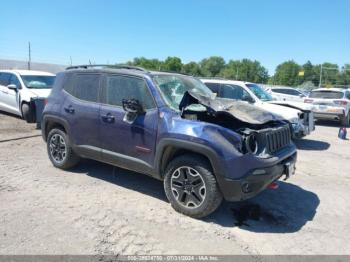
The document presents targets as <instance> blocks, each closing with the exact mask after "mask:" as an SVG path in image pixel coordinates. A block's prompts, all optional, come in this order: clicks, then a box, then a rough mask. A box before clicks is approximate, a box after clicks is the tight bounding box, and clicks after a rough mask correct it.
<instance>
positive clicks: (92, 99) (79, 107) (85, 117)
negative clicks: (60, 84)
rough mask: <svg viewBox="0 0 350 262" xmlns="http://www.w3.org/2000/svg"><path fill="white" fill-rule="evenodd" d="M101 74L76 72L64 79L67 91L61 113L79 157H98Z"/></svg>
mask: <svg viewBox="0 0 350 262" xmlns="http://www.w3.org/2000/svg"><path fill="white" fill-rule="evenodd" d="M101 79H102V78H101V74H95V73H76V74H73V75H71V76H70V79H69V80H68V81H66V83H67V84H66V85H65V86H64V90H65V92H66V93H67V95H66V99H65V101H64V103H63V107H62V111H61V112H62V113H61V114H62V116H63V118H64V119H65V120H66V121H67V122H68V126H69V139H70V141H71V142H72V143H73V147H74V149H75V150H76V151H77V152H78V153H79V154H80V155H82V156H84V157H88V158H93V159H100V157H101V149H100V147H101V143H100V140H99V139H100V138H99V132H98V127H99V110H100V104H99V102H98V100H99V91H100V90H99V89H100V84H101Z"/></svg>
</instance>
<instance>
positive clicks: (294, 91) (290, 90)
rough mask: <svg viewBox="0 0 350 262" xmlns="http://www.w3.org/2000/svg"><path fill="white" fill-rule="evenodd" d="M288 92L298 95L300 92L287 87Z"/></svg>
mask: <svg viewBox="0 0 350 262" xmlns="http://www.w3.org/2000/svg"><path fill="white" fill-rule="evenodd" d="M288 94H289V95H292V96H299V95H300V94H301V93H299V92H298V91H297V90H294V89H288Z"/></svg>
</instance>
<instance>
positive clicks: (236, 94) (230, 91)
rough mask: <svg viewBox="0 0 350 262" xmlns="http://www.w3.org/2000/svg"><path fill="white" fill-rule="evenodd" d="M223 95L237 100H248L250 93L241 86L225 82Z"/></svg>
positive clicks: (222, 88)
mask: <svg viewBox="0 0 350 262" xmlns="http://www.w3.org/2000/svg"><path fill="white" fill-rule="evenodd" d="M220 96H221V97H224V98H230V99H236V100H248V99H249V98H250V95H249V93H248V92H247V91H246V90H244V89H243V88H242V87H241V86H236V85H228V84H223V85H222V86H221V95H220Z"/></svg>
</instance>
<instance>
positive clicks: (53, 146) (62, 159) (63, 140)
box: [46, 128, 80, 169]
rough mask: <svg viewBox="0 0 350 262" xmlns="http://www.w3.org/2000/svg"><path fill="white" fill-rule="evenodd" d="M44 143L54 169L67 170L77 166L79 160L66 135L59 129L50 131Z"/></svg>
mask: <svg viewBox="0 0 350 262" xmlns="http://www.w3.org/2000/svg"><path fill="white" fill-rule="evenodd" d="M46 143H47V152H48V154H49V158H50V160H51V162H52V164H53V165H54V166H55V167H58V168H61V169H68V168H71V167H73V166H75V165H77V164H78V162H79V160H80V158H79V156H78V155H76V154H75V153H74V152H73V149H72V147H71V146H70V144H69V139H68V136H67V134H66V133H65V132H64V131H62V130H61V129H57V128H54V129H52V130H51V131H50V132H49V135H48V136H47V141H46Z"/></svg>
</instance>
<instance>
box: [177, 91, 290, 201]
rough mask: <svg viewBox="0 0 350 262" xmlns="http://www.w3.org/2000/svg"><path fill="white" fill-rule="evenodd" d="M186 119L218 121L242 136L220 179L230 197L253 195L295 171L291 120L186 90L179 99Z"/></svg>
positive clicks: (223, 189) (219, 181)
mask: <svg viewBox="0 0 350 262" xmlns="http://www.w3.org/2000/svg"><path fill="white" fill-rule="evenodd" d="M180 110H181V117H182V118H184V119H189V120H195V121H203V122H208V123H212V124H216V125H219V126H222V127H225V128H227V129H230V130H232V131H234V132H235V133H237V134H239V135H240V137H241V144H240V148H237V150H238V151H239V152H240V156H231V157H230V156H229V157H228V158H229V160H226V163H225V164H224V165H225V170H224V171H223V173H224V174H223V175H222V176H218V175H217V180H218V183H219V185H220V189H221V191H222V193H223V194H224V197H225V199H226V200H228V201H241V200H244V199H248V198H251V197H253V196H255V195H256V194H258V193H259V192H261V191H262V190H264V189H265V188H267V187H268V186H269V185H270V184H271V183H273V182H275V181H276V180H278V179H280V178H281V177H282V176H285V178H286V179H287V178H288V177H289V176H290V175H292V174H293V173H294V170H295V162H296V150H295V146H294V144H293V143H292V141H291V136H292V134H291V126H290V124H289V123H287V122H286V121H284V120H283V119H281V118H280V117H279V116H277V115H274V114H272V113H270V112H268V111H265V110H263V109H261V108H258V107H255V106H253V105H250V104H247V103H245V102H242V101H232V100H226V99H218V98H216V99H213V98H209V97H205V96H201V95H198V94H194V93H191V92H186V93H185V95H184V97H183V99H182V101H181V103H180Z"/></svg>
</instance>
